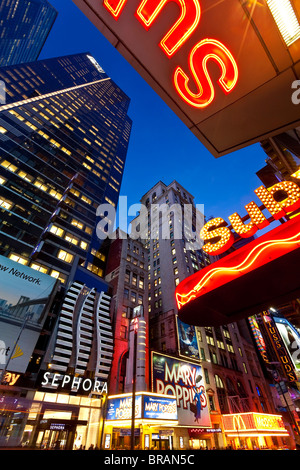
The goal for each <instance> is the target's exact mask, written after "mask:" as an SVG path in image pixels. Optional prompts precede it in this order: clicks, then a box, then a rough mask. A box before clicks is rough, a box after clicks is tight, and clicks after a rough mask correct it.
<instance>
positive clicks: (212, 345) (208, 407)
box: [132, 181, 274, 448]
mask: <svg viewBox="0 0 300 470" xmlns="http://www.w3.org/2000/svg"><path fill="white" fill-rule="evenodd" d="M141 204H142V208H144V210H141V212H140V215H139V216H138V217H136V219H135V220H134V221H133V222H132V227H133V232H137V231H138V229H139V227H141V226H143V227H146V229H145V233H144V235H146V237H145V240H144V243H145V248H146V249H147V251H148V312H149V347H150V350H151V351H152V358H151V367H152V377H151V380H152V386H153V387H152V392H154V393H155V392H160V393H162V389H163V384H164V385H165V386H166V387H168V386H170V387H171V386H172V385H173V386H174V383H176V386H178V383H177V382H175V381H173V382H172V383H171V381H169V382H168V381H167V380H165V382H164V381H163V380H161V377H159V373H158V372H159V371H158V369H159V368H160V369H161V368H163V363H166V364H168V369H169V370H172V371H174V370H175V368H176V367H178V368H179V367H180V365H181V366H182V364H183V366H182V367H183V368H184V367H185V368H186V369H188V367H191V365H192V366H194V367H199V370H201V382H200V383H201V387H202V390H203V392H205V394H206V398H205V399H204V398H203V401H202V406H203V408H202V411H201V418H200V419H199V421H198V420H197V421H196V419H195V420H194V418H193V416H192V417H191V416H189V413H188V408H189V407H188V406H187V405H184V404H182V402H181V398H182V395H180V392H178V394H177V399H178V402H179V403H181V405H180V406H181V407H182V409H181V410H180V413H179V424H178V428H177V429H175V430H174V438H173V443H175V445H176V443H177V442H178V441H180V439H183V442H184V443H187V442H189V444H190V446H191V447H192V448H200V447H201V446H204V447H206V446H207V447H208V448H213V447H215V448H220V447H222V446H225V445H227V444H228V445H230V446H232V447H233V448H236V446H240V445H245V446H246V447H248V448H252V446H253V445H257V446H258V443H257V442H254V441H253V442H252V443H251V442H250V441H249V440H248V441H247V439H245V440H241V441H240V442H239V441H238V436H237V438H236V436H234V439H232V436H231V435H230V433H224V434H223V435H222V433H221V427H222V419H223V418H222V417H223V416H224V415H225V416H226V415H227V414H229V416H238V415H239V414H240V413H250V414H251V413H252V412H254V411H258V412H260V413H266V417H267V419H268V413H273V412H274V404H273V403H272V400H271V392H270V388H269V385H268V382H267V381H266V379H265V377H264V374H263V370H262V368H261V366H260V362H259V360H258V358H257V354H256V350H255V347H254V344H253V341H252V338H251V336H250V334H249V331H248V327H247V324H246V323H245V322H244V321H243V322H240V323H231V324H229V325H223V326H221V327H195V326H193V325H187V324H185V323H183V322H181V321H180V320H179V318H178V316H177V313H178V312H177V305H176V299H175V288H176V286H177V285H178V284H179V283H180V282H181V281H182V280H183V279H185V278H187V277H188V276H190V275H192V274H193V273H194V272H196V271H198V270H200V269H202V268H205V266H207V265H209V264H211V263H213V261H214V260H215V259H214V258H213V257H210V256H209V255H207V254H206V253H205V252H204V250H202V249H201V240H200V239H199V237H197V233H199V232H198V230H199V225H197V222H198V224H199V219H200V224H201V221H202V222H203V219H201V213H200V211H198V209H200V210H201V206H200V207H199V206H197V205H196V204H195V202H194V197H193V196H192V194H191V193H190V192H189V191H188V190H187V189H186V188H184V187H183V186H182V185H181V184H180V183H178V182H177V181H173V182H172V183H170V184H169V185H166V184H164V183H163V182H162V181H159V182H158V183H157V184H156V185H154V186H153V187H152V188H151V189H150V190H149V191H147V193H146V194H144V196H143V197H142V198H141ZM145 208H146V209H145ZM188 209H190V211H189V210H188ZM198 212H199V213H198ZM144 219H146V223H145V220H144ZM147 222H148V227H147ZM147 230H148V233H147ZM199 315H201V312H199ZM159 358H161V359H160V361H159ZM166 370H167V369H166ZM172 378H174V377H173V376H172ZM157 384H159V386H158V385H157ZM174 390H176V388H174ZM178 390H179V388H178ZM176 393H177V392H176ZM179 408H180V407H178V409H179ZM205 419H208V420H210V423H209V425H207V422H205ZM187 425H188V426H190V428H192V429H189V430H188V432H187V429H186V426H187ZM207 427H211V430H208V431H207V430H206V429H205V428H207ZM206 431H207V432H206ZM210 431H211V432H210ZM261 442H262V443H264V442H265V441H263V440H262V441H261ZM185 445H186V444H185ZM260 445H262V444H260ZM264 445H265V444H264Z"/></svg>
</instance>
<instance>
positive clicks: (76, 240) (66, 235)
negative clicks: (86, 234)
mask: <svg viewBox="0 0 300 470" xmlns="http://www.w3.org/2000/svg"><path fill="white" fill-rule="evenodd" d="M50 232H51V233H53V234H54V235H57V236H58V237H63V238H64V239H65V240H66V241H68V242H69V243H72V244H73V245H76V246H80V248H82V249H83V250H87V248H88V243H87V242H86V241H84V240H80V239H79V238H78V237H76V236H74V235H73V234H72V233H69V232H65V230H63V229H62V228H61V227H58V226H57V225H52V226H51V227H50Z"/></svg>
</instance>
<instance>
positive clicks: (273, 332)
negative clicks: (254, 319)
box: [263, 312, 297, 382]
mask: <svg viewBox="0 0 300 470" xmlns="http://www.w3.org/2000/svg"><path fill="white" fill-rule="evenodd" d="M263 319H264V323H265V326H266V330H267V333H268V335H269V338H270V340H271V342H272V344H273V346H274V350H275V352H276V355H277V357H278V359H279V361H280V363H281V366H282V370H283V372H284V375H285V377H286V378H287V379H288V381H289V382H297V375H296V373H295V367H294V363H293V362H292V360H291V357H290V353H289V351H288V349H287V347H286V345H285V343H284V340H283V338H282V337H281V335H280V333H279V330H278V328H277V325H276V323H275V321H274V318H273V316H271V315H269V314H268V312H264V314H263Z"/></svg>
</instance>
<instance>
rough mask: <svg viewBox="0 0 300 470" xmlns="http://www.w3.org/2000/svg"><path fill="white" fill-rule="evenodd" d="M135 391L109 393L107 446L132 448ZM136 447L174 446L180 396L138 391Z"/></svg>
mask: <svg viewBox="0 0 300 470" xmlns="http://www.w3.org/2000/svg"><path fill="white" fill-rule="evenodd" d="M132 401H133V400H132V394H131V393H127V394H122V395H114V396H109V397H108V400H107V412H106V421H105V427H104V447H105V448H106V449H130V448H131V429H132V418H131V417H132V408H133V403H132ZM134 409H135V417H134V430H135V431H134V447H135V448H136V449H151V448H152V449H154V448H155V449H159V450H168V449H174V438H175V434H174V426H176V425H177V424H178V421H177V404H176V397H175V396H172V395H167V396H166V395H161V394H157V393H149V392H138V393H137V394H136V395H135V403H134Z"/></svg>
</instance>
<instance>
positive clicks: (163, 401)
mask: <svg viewBox="0 0 300 470" xmlns="http://www.w3.org/2000/svg"><path fill="white" fill-rule="evenodd" d="M143 417H144V418H147V419H159V420H161V419H164V420H175V421H176V420H177V404H176V398H168V397H155V396H151V395H144V416H143Z"/></svg>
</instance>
